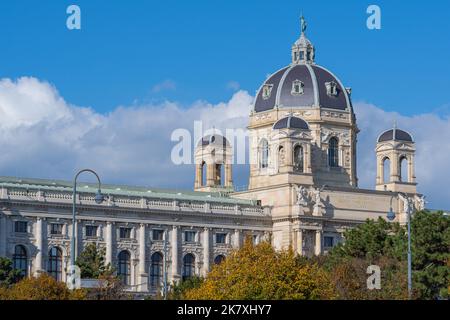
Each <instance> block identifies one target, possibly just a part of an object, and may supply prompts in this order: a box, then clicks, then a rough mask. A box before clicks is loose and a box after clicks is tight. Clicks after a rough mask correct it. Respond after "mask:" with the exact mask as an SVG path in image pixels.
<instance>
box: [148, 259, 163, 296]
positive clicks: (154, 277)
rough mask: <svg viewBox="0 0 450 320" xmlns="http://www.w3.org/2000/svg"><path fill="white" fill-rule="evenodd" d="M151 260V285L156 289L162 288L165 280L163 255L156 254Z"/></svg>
mask: <svg viewBox="0 0 450 320" xmlns="http://www.w3.org/2000/svg"><path fill="white" fill-rule="evenodd" d="M151 260H152V261H151V267H150V285H151V286H152V287H154V288H155V287H160V286H161V284H162V280H163V255H162V254H161V253H159V252H155V253H154V254H153V255H152V259H151Z"/></svg>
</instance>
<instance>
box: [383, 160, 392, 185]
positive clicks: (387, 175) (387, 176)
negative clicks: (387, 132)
mask: <svg viewBox="0 0 450 320" xmlns="http://www.w3.org/2000/svg"><path fill="white" fill-rule="evenodd" d="M390 181H391V160H390V159H389V158H388V157H386V158H384V159H383V183H389V182H390Z"/></svg>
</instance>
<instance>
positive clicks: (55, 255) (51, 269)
mask: <svg viewBox="0 0 450 320" xmlns="http://www.w3.org/2000/svg"><path fill="white" fill-rule="evenodd" d="M47 272H48V273H49V274H50V275H51V276H52V277H53V278H55V280H56V281H62V251H61V249H60V248H58V247H52V248H50V251H49V252H48V268H47Z"/></svg>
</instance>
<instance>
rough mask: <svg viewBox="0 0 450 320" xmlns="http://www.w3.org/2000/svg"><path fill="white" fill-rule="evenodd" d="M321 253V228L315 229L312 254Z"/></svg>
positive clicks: (317, 254)
mask: <svg viewBox="0 0 450 320" xmlns="http://www.w3.org/2000/svg"><path fill="white" fill-rule="evenodd" d="M321 253H322V230H316V243H315V246H314V254H315V255H316V256H319V255H320V254H321Z"/></svg>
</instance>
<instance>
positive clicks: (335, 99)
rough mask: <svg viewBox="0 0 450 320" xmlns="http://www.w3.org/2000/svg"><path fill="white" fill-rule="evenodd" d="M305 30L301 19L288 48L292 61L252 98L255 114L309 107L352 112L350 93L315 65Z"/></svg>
mask: <svg viewBox="0 0 450 320" xmlns="http://www.w3.org/2000/svg"><path fill="white" fill-rule="evenodd" d="M305 30H306V22H305V20H304V18H303V17H302V18H301V35H300V37H299V38H298V40H297V41H296V42H295V43H294V44H293V46H292V52H291V53H292V62H291V64H290V65H288V66H286V67H284V68H282V69H280V70H278V71H276V72H275V73H273V74H272V75H271V76H269V77H268V78H267V79H266V81H264V83H263V85H262V86H261V87H260V89H259V90H258V93H257V95H256V99H255V104H254V111H255V112H264V111H269V110H272V109H275V108H309V107H322V108H329V109H335V110H342V111H344V110H348V111H351V112H352V105H351V100H350V94H349V92H347V89H346V88H345V87H344V86H343V85H342V82H341V81H340V80H339V79H338V78H337V77H336V76H335V75H334V74H333V73H331V72H330V71H329V70H327V69H325V68H324V67H321V66H319V65H317V64H316V63H315V61H314V59H315V48H314V46H313V44H312V43H311V41H309V40H308V39H307V37H306V35H305Z"/></svg>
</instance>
